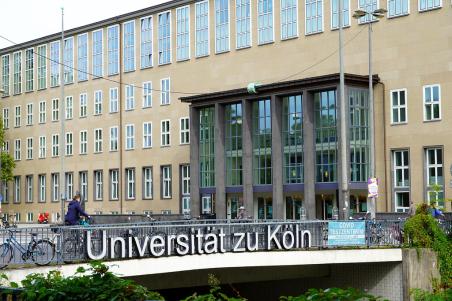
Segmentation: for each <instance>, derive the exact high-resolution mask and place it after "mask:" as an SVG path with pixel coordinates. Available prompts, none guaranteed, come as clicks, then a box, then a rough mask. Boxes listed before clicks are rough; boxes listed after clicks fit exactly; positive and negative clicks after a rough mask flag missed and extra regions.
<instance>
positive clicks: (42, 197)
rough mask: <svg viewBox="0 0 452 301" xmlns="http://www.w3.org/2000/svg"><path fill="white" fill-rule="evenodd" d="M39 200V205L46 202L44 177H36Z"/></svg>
mask: <svg viewBox="0 0 452 301" xmlns="http://www.w3.org/2000/svg"><path fill="white" fill-rule="evenodd" d="M38 187H39V199H38V201H39V202H40V203H45V201H46V175H38Z"/></svg>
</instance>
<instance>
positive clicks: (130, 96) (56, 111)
mask: <svg viewBox="0 0 452 301" xmlns="http://www.w3.org/2000/svg"><path fill="white" fill-rule="evenodd" d="M143 87H144V88H143V98H142V99H143V101H142V107H143V108H150V107H152V83H151V82H145V83H143ZM161 89H162V91H161V98H160V104H161V105H168V104H170V92H169V89H170V84H169V78H166V79H162V80H161ZM109 96H110V97H109V113H117V112H118V111H119V103H118V102H119V100H118V88H110V93H109ZM125 96H126V98H125V110H126V111H131V110H134V109H135V107H136V104H135V87H134V86H130V85H128V86H126V91H125ZM65 100H66V101H65V103H64V108H65V118H66V119H67V120H69V119H72V118H74V98H73V96H66V98H65ZM51 103H52V116H51V120H52V121H59V118H60V116H59V115H60V101H59V99H58V98H55V99H52V102H51ZM93 104H94V106H93V115H95V116H96V115H101V114H102V113H103V111H104V108H103V106H104V104H103V92H102V90H98V91H95V92H94V103H93ZM14 114H15V115H14V127H20V126H21V123H22V122H21V117H22V106H20V105H17V106H15V107H14ZM38 115H39V120H38V122H39V123H45V122H46V121H47V102H46V101H44V100H43V101H40V102H39V105H38ZM33 116H34V110H33V103H29V104H27V105H26V125H33ZM87 116H88V94H87V93H81V94H80V95H79V118H84V117H87ZM3 127H4V128H5V129H8V128H9V108H3Z"/></svg>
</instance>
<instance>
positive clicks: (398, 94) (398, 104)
mask: <svg viewBox="0 0 452 301" xmlns="http://www.w3.org/2000/svg"><path fill="white" fill-rule="evenodd" d="M401 92H403V93H404V94H405V105H401V104H400V93H401ZM389 93H390V98H391V124H406V123H408V90H407V89H395V90H391V91H390V92H389ZM393 93H397V99H398V103H397V105H395V106H394V98H393V97H394V95H393ZM394 110H397V114H398V119H399V121H397V122H395V121H394ZM402 110H405V121H400V116H401V114H400V112H401V111H402Z"/></svg>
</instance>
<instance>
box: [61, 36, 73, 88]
mask: <svg viewBox="0 0 452 301" xmlns="http://www.w3.org/2000/svg"><path fill="white" fill-rule="evenodd" d="M63 46H64V49H63V64H64V66H63V68H64V84H72V83H73V82H74V38H72V37H71V38H67V39H65V40H64V43H63Z"/></svg>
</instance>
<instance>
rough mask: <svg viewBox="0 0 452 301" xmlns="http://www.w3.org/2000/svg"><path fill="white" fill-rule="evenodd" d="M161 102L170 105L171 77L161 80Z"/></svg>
mask: <svg viewBox="0 0 452 301" xmlns="http://www.w3.org/2000/svg"><path fill="white" fill-rule="evenodd" d="M160 90H161V92H160V104H161V105H169V104H170V103H171V99H170V79H169V78H164V79H162V80H161V81H160Z"/></svg>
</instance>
